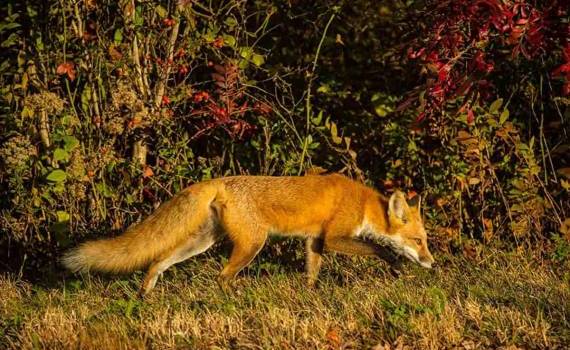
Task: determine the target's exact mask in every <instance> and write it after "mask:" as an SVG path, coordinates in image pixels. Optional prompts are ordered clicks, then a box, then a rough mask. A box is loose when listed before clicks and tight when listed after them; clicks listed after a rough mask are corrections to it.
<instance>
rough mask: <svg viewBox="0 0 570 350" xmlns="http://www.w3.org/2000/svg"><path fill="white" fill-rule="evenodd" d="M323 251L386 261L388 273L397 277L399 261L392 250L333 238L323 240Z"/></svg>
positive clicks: (362, 242)
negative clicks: (373, 257)
mask: <svg viewBox="0 0 570 350" xmlns="http://www.w3.org/2000/svg"><path fill="white" fill-rule="evenodd" d="M325 249H328V250H332V251H336V252H338V253H343V254H350V255H368V256H370V255H372V256H376V257H378V258H380V259H382V260H384V261H386V262H387V263H388V264H389V266H390V272H391V273H392V274H393V275H395V276H399V275H400V274H401V272H400V266H401V261H400V259H399V258H398V256H397V255H396V254H395V253H393V252H392V250H391V249H390V248H388V247H386V246H382V245H379V244H376V243H373V242H365V241H361V240H358V239H354V238H344V237H334V238H330V239H326V240H325Z"/></svg>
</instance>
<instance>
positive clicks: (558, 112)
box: [0, 0, 570, 267]
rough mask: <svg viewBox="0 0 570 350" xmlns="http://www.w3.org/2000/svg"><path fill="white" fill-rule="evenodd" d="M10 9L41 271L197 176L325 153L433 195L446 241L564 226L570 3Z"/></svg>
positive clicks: (7, 83)
mask: <svg viewBox="0 0 570 350" xmlns="http://www.w3.org/2000/svg"><path fill="white" fill-rule="evenodd" d="M1 6H2V9H3V11H4V13H7V14H8V16H7V17H5V19H4V21H3V22H2V23H1V24H0V41H1V45H2V47H3V48H4V52H5V53H4V54H3V56H2V58H1V62H0V73H1V77H2V78H1V79H2V84H1V86H2V88H1V89H2V100H1V101H2V102H1V104H0V106H1V118H0V127H2V130H3V132H2V134H1V136H0V138H1V141H2V146H1V147H0V166H1V167H2V171H1V172H0V189H1V191H2V194H3V195H2V199H1V202H0V203H1V204H0V206H1V209H0V210H1V215H0V230H1V231H2V236H1V237H2V238H1V240H2V243H1V245H2V247H3V250H5V251H6V252H7V253H8V252H11V253H10V254H11V255H10V257H11V258H10V262H9V263H10V264H14V265H15V266H17V265H18V264H20V263H21V259H22V258H23V257H24V254H26V255H25V256H27V258H30V257H32V258H33V259H31V263H27V264H28V266H29V267H32V266H33V265H34V264H38V265H39V264H40V262H44V261H45V259H43V260H42V259H41V257H44V258H45V257H53V256H54V255H55V254H57V253H58V251H59V250H60V249H61V248H66V247H68V246H69V245H70V244H72V243H73V242H75V241H78V240H81V239H83V238H84V237H85V236H97V235H99V236H102V235H108V234H114V233H119V232H121V231H122V230H123V229H124V228H125V227H126V226H127V225H129V224H130V223H132V222H135V221H137V220H140V219H141V218H143V217H144V216H145V215H146V214H147V213H148V212H150V211H151V210H152V209H153V208H154V207H156V206H157V205H159V203H160V202H162V201H164V200H165V199H168V198H169V197H170V196H171V195H172V194H173V193H176V192H177V191H179V190H180V189H182V188H183V187H185V186H187V185H189V184H191V183H193V182H196V181H201V180H203V179H207V178H211V177H217V176H224V175H230V174H240V173H250V174H269V175H297V174H303V173H304V172H305V171H306V170H307V169H309V168H310V167H312V166H315V165H317V166H321V167H323V168H326V169H329V170H334V171H341V172H344V173H347V174H350V175H351V176H354V177H357V178H360V179H362V180H364V179H369V181H370V184H373V185H376V186H377V187H379V188H380V189H382V190H384V191H390V190H391V189H392V188H394V187H402V188H405V189H407V190H409V191H416V192H421V193H424V194H426V195H427V202H426V203H427V204H426V207H425V209H427V210H426V215H427V217H428V218H429V220H428V226H429V228H430V231H431V232H433V233H434V239H433V242H435V243H437V244H438V245H439V247H440V248H442V249H445V248H446V247H449V246H450V245H451V246H461V242H463V241H464V239H465V238H469V239H471V238H473V239H478V240H480V241H481V242H482V243H486V244H489V243H491V242H514V243H519V244H520V243H524V242H529V243H530V242H534V241H536V240H539V241H543V240H544V239H548V238H549V237H550V236H551V234H552V233H556V232H557V231H558V230H559V229H560V230H561V228H560V227H562V226H561V225H562V223H563V221H564V219H565V216H566V213H567V211H568V208H569V205H570V203H569V200H568V191H569V188H570V182H569V177H570V174H569V171H568V169H569V168H568V166H569V165H568V162H569V161H570V159H569V158H568V154H569V153H568V149H569V146H570V145H569V143H568V120H569V114H568V99H567V97H566V96H567V94H568V86H569V85H568V84H569V79H570V78H569V76H568V74H569V73H568V72H569V69H568V65H569V64H570V52H569V50H570V49H569V48H568V46H567V42H566V41H565V40H566V39H565V36H564V28H566V26H567V24H568V22H567V9H566V8H565V7H563V6H562V4H559V3H556V2H554V3H553V2H545V3H544V4H542V3H540V2H538V3H534V2H533V3H531V2H525V1H522V2H520V1H518V2H511V1H499V0H488V1H479V2H471V1H454V2H449V3H444V4H442V3H441V2H432V1H408V2H406V3H402V2H400V1H383V2H380V3H373V4H372V3H370V2H368V1H360V0H357V1H352V2H350V3H342V4H340V5H338V6H337V4H336V2H328V1H325V2H319V3H316V4H315V3H304V2H288V1H254V2H248V3H246V2H241V1H235V0H229V1H215V2H212V3H211V5H205V4H202V2H193V1H188V0H178V1H177V2H166V1H152V2H149V1H146V2H134V1H132V0H125V1H120V2H118V3H117V2H113V1H109V0H102V1H97V2H95V1H89V0H86V1H83V2H79V3H72V2H65V1H64V2H54V1H47V2H42V3H37V2H31V1H24V2H20V1H8V2H4V3H3V4H2V5H1ZM380 179H382V180H380ZM107 232H111V233H107ZM560 233H561V234H562V235H564V233H563V232H560ZM567 238H569V239H570V237H567ZM52 260H53V259H52ZM42 266H43V265H42Z"/></svg>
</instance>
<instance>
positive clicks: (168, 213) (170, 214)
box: [62, 184, 216, 273]
mask: <svg viewBox="0 0 570 350" xmlns="http://www.w3.org/2000/svg"><path fill="white" fill-rule="evenodd" d="M215 197H216V188H215V186H211V185H209V186H205V185H204V184H198V185H194V186H192V187H190V188H188V189H186V190H184V191H182V192H181V193H179V194H177V195H176V196H175V197H173V198H172V199H171V200H170V201H168V202H166V203H164V204H163V205H161V206H160V207H159V208H158V209H157V210H156V211H155V212H154V213H153V214H152V215H151V216H149V217H148V218H147V219H145V220H144V221H142V222H141V223H139V224H136V225H134V226H131V227H130V228H129V229H127V231H126V232H125V233H124V234H122V235H121V236H118V237H115V238H110V239H102V240H98V241H90V242H86V243H83V244H81V245H80V246H78V247H77V248H74V249H72V250H70V251H68V252H67V253H66V254H65V255H64V256H63V258H62V263H63V265H64V266H65V267H66V268H67V269H69V270H71V271H73V272H86V271H102V272H111V273H124V272H130V271H133V270H136V269H139V268H142V267H144V266H146V265H148V264H149V263H150V262H151V261H152V260H154V259H155V258H157V257H158V256H159V255H160V254H162V253H164V252H167V251H169V250H172V249H174V248H175V247H176V246H178V245H179V244H181V243H182V242H184V241H185V240H187V239H188V238H190V237H191V235H192V234H194V233H197V232H199V230H200V227H201V226H202V225H204V224H205V223H207V222H208V219H209V217H210V216H211V215H212V211H211V209H210V208H211V203H212V201H213V200H214V199H215Z"/></svg>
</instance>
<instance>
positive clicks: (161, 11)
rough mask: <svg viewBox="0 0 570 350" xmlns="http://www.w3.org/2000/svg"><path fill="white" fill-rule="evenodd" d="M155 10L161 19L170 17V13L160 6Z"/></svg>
mask: <svg viewBox="0 0 570 350" xmlns="http://www.w3.org/2000/svg"><path fill="white" fill-rule="evenodd" d="M154 10H155V11H156V13H157V14H158V16H159V17H160V18H165V17H166V16H168V11H167V10H166V9H165V8H164V7H162V6H160V5H156V7H155V8H154Z"/></svg>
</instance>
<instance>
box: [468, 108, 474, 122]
mask: <svg viewBox="0 0 570 350" xmlns="http://www.w3.org/2000/svg"><path fill="white" fill-rule="evenodd" d="M474 121H475V115H474V114H473V110H472V109H471V108H469V109H468V110H467V123H468V124H473V122H474Z"/></svg>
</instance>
